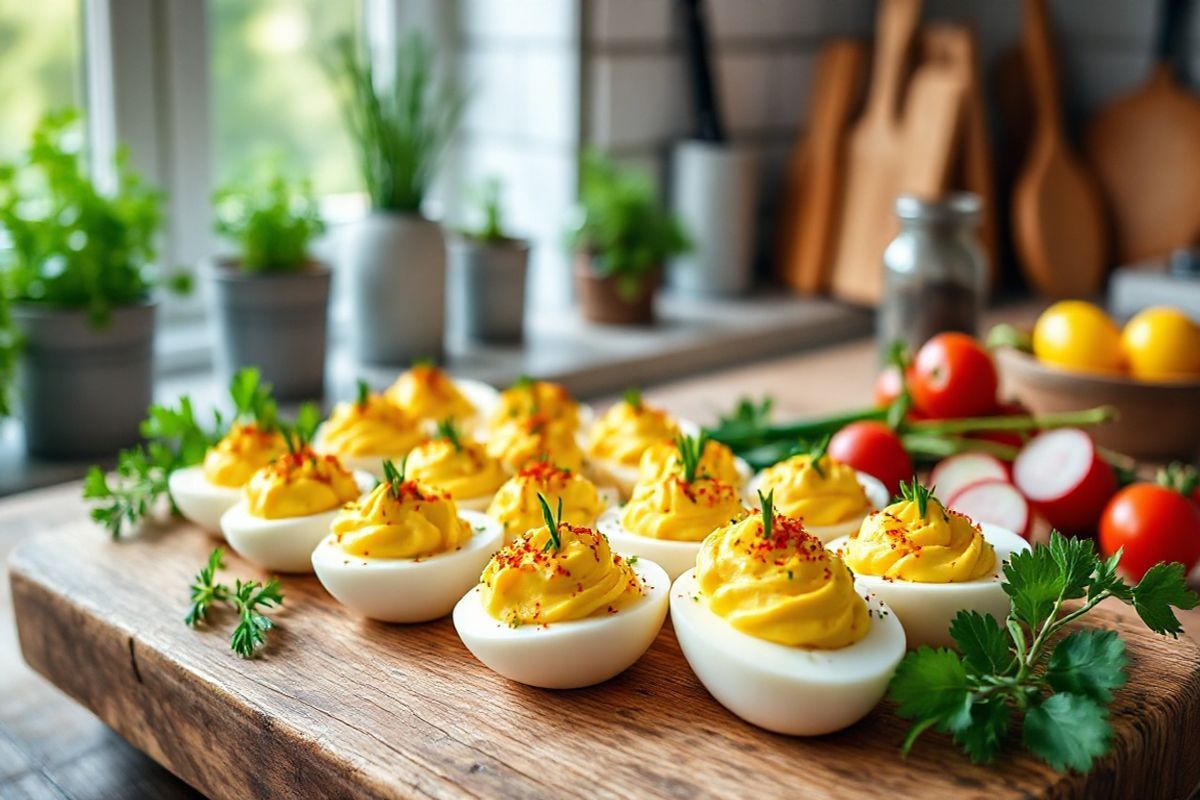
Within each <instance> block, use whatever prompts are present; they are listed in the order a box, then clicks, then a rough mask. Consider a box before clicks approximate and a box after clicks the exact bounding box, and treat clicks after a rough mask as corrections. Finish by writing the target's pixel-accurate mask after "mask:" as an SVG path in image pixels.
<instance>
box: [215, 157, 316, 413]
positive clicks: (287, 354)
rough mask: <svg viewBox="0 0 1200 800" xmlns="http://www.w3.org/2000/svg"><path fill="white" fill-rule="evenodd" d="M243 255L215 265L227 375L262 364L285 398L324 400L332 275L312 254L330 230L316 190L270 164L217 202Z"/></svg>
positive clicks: (223, 228)
mask: <svg viewBox="0 0 1200 800" xmlns="http://www.w3.org/2000/svg"><path fill="white" fill-rule="evenodd" d="M213 203H214V207H215V211H216V230H217V232H218V233H219V234H221V235H222V236H225V237H227V238H228V239H230V240H231V241H232V242H234V243H235V244H236V245H237V248H238V254H237V256H235V257H231V258H218V259H215V260H214V263H213V268H212V270H211V274H212V280H213V289H214V291H213V298H214V303H215V306H216V315H215V316H216V319H217V325H218V330H219V341H220V347H219V350H218V363H219V369H220V371H221V372H222V373H223V374H224V375H225V376H226V377H229V376H232V375H233V374H234V373H235V372H237V370H239V369H240V368H242V367H244V366H257V367H258V368H259V370H260V371H261V372H262V376H263V379H264V380H265V381H267V382H269V383H271V384H272V385H273V386H274V387H275V394H276V396H277V397H278V398H279V399H281V400H300V399H308V398H316V397H320V396H321V395H322V392H323V389H324V383H325V347H326V345H325V343H326V328H327V320H328V310H329V288H330V277H331V271H330V269H329V266H328V265H326V264H323V263H321V262H320V261H317V260H316V259H314V258H313V257H312V256H311V255H310V253H309V244H310V243H311V241H312V239H313V237H315V236H317V235H318V234H320V233H321V232H322V231H323V230H324V225H323V224H322V222H321V216H320V213H319V212H318V210H317V202H316V200H315V198H314V197H313V192H312V186H311V184H310V183H309V182H308V181H296V182H292V181H289V180H288V179H287V178H286V177H284V176H283V175H282V174H280V173H279V172H277V171H276V170H275V169H274V168H273V167H268V166H264V167H263V169H262V170H260V172H259V174H258V175H257V176H255V177H253V178H251V179H250V180H248V181H244V182H240V183H235V184H231V185H229V186H227V187H224V188H222V189H221V190H219V191H218V192H217V193H216V194H215V195H214V197H213Z"/></svg>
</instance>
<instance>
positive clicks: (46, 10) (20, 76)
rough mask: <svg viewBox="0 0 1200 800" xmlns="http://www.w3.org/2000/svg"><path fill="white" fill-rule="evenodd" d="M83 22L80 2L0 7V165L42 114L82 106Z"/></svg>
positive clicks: (25, 142) (50, 0) (25, 141)
mask: <svg viewBox="0 0 1200 800" xmlns="http://www.w3.org/2000/svg"><path fill="white" fill-rule="evenodd" d="M82 16H83V14H82V8H81V0H37V2H19V1H17V0H13V1H11V2H0V109H3V113H0V162H8V161H12V160H13V159H14V158H16V157H17V156H19V155H20V154H21V153H22V152H23V151H24V150H25V149H26V148H27V147H28V146H29V134H30V133H31V132H32V131H33V129H34V127H36V126H37V123H38V120H39V119H40V118H41V116H42V115H43V114H44V113H45V112H47V111H51V110H54V109H58V108H62V107H64V106H79V105H82V103H83V85H82V84H83V69H82V63H83V62H82V51H83V48H82V42H83V32H82Z"/></svg>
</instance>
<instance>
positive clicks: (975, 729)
mask: <svg viewBox="0 0 1200 800" xmlns="http://www.w3.org/2000/svg"><path fill="white" fill-rule="evenodd" d="M988 619H991V617H988ZM1008 718H1009V710H1008V702H1007V701H1006V699H1005V698H1004V697H1002V696H998V695H993V696H991V697H986V698H982V699H981V698H979V697H978V696H977V695H968V696H967V699H966V702H964V703H963V705H962V707H960V708H959V710H958V712H957V713H955V714H953V715H951V716H950V717H948V718H947V719H946V722H945V726H944V730H946V731H948V732H949V733H950V734H951V735H952V736H953V737H954V741H955V743H957V744H958V746H959V747H961V748H962V749H963V750H964V751H966V753H967V755H968V756H970V758H971V761H973V762H974V763H976V764H981V763H983V762H985V761H991V760H992V759H993V758H994V757H995V755H996V751H997V750H999V749H1000V744H1001V742H1002V741H1003V740H1004V734H1006V733H1007V732H1008Z"/></svg>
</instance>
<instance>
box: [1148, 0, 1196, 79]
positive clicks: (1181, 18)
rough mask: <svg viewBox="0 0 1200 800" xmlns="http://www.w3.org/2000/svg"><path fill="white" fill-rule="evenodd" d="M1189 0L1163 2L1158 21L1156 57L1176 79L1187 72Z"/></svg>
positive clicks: (1166, 0)
mask: <svg viewBox="0 0 1200 800" xmlns="http://www.w3.org/2000/svg"><path fill="white" fill-rule="evenodd" d="M1188 5H1189V2H1188V0H1163V2H1162V6H1161V8H1162V16H1161V17H1160V18H1159V21H1158V48H1157V52H1156V55H1157V56H1158V60H1159V63H1161V64H1164V65H1166V66H1167V67H1168V69H1170V71H1171V73H1172V74H1173V75H1175V77H1177V78H1178V77H1182V75H1183V73H1184V72H1185V71H1186V66H1185V64H1184V61H1185V58H1184V51H1185V50H1186V48H1185V47H1184V46H1183V45H1184V42H1185V41H1186V39H1187V31H1186V27H1187V26H1186V23H1187V12H1188Z"/></svg>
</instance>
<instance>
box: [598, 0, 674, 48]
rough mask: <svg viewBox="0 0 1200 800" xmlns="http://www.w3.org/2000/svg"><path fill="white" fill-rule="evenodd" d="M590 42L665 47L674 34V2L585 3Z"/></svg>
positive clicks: (601, 0) (619, 0)
mask: <svg viewBox="0 0 1200 800" xmlns="http://www.w3.org/2000/svg"><path fill="white" fill-rule="evenodd" d="M584 5H585V6H586V7H587V18H586V19H587V21H586V28H587V37H588V42H589V43H605V44H613V43H618V42H620V43H637V44H665V43H666V42H667V41H669V40H670V39H671V37H672V36H673V35H674V34H675V24H674V23H675V20H674V14H673V8H674V6H675V2H674V0H584Z"/></svg>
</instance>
